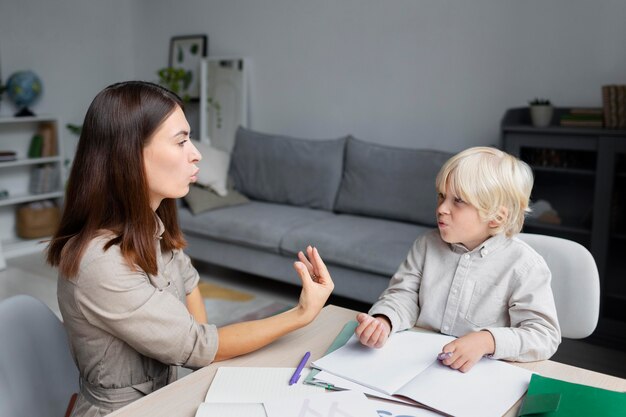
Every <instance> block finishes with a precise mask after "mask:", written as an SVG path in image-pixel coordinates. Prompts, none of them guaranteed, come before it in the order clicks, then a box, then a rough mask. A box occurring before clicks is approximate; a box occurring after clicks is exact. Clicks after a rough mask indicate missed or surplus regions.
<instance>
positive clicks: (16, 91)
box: [6, 71, 43, 117]
mask: <svg viewBox="0 0 626 417" xmlns="http://www.w3.org/2000/svg"><path fill="white" fill-rule="evenodd" d="M6 88H7V90H6V91H7V95H8V96H9V99H10V100H11V101H12V102H13V103H15V105H16V106H17V107H18V108H19V109H20V110H19V111H18V112H17V113H16V114H15V116H16V117H20V116H34V115H35V114H34V113H33V112H32V111H30V110H29V109H28V106H31V105H32V104H33V103H34V102H35V101H37V99H38V98H39V97H40V96H41V92H42V90H43V85H42V83H41V80H40V79H39V77H38V76H37V74H35V73H34V72H32V71H18V72H15V73H13V74H12V75H11V76H10V77H9V79H8V80H7V84H6Z"/></svg>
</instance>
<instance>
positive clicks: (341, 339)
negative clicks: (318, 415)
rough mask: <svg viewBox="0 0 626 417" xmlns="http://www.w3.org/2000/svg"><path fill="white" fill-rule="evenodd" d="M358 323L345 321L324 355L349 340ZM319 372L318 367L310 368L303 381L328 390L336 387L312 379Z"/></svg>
mask: <svg viewBox="0 0 626 417" xmlns="http://www.w3.org/2000/svg"><path fill="white" fill-rule="evenodd" d="M358 325H359V323H358V322H357V321H356V320H351V321H349V322H347V323H346V324H345V325H344V326H343V329H341V331H340V332H339V334H338V335H337V337H335V340H333V343H332V344H331V345H330V347H329V348H328V349H327V350H326V353H324V356H326V355H328V354H329V353H330V352H334V351H335V350H337V349H339V348H340V347H342V346H343V345H345V344H346V343H348V340H350V337H352V334H354V330H355V329H356V328H357V326H358ZM319 372H320V370H319V369H311V372H309V374H308V375H307V377H306V378H304V383H305V384H309V385H316V386H318V387H324V388H326V389H330V390H332V389H336V388H335V387H334V386H332V385H330V384H324V383H322V382H319V381H314V380H313V378H315V375H317V374H318V373H319Z"/></svg>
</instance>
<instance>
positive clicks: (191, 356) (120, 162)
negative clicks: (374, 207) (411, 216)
mask: <svg viewBox="0 0 626 417" xmlns="http://www.w3.org/2000/svg"><path fill="white" fill-rule="evenodd" d="M189 130H190V129H189V124H188V123H187V120H186V118H185V115H184V113H183V105H182V102H181V101H180V99H179V98H178V97H177V96H176V95H175V94H173V93H171V92H170V91H169V90H166V89H164V88H162V87H160V86H158V85H155V84H151V83H146V82H139V81H130V82H124V83H118V84H114V85H111V86H109V87H107V88H105V89H104V90H103V91H101V92H100V93H99V94H98V95H97V96H96V98H95V99H94V101H93V102H92V103H91V106H90V107H89V109H88V111H87V114H86V116H85V122H84V124H83V131H82V133H81V137H80V141H79V143H78V149H77V151H76V157H75V159H74V164H73V167H72V171H71V174H70V178H69V181H68V187H67V193H66V199H65V209H64V212H63V218H62V220H61V224H60V227H59V230H58V231H57V233H56V234H55V235H54V237H53V239H52V241H51V243H50V245H49V247H48V257H47V260H48V262H49V263H50V264H51V265H52V266H55V267H58V268H59V281H58V300H59V307H60V309H61V314H62V315H63V320H64V324H65V327H66V329H67V332H68V335H69V339H70V345H71V349H72V354H73V356H74V360H75V361H76V364H77V366H78V369H79V371H80V395H79V399H78V401H77V403H76V407H75V409H74V411H73V414H72V415H73V416H101V415H105V414H108V413H109V412H111V411H113V410H115V409H118V408H120V407H123V406H124V405H126V404H129V403H130V402H132V401H134V400H136V399H138V398H140V397H142V396H144V395H146V394H149V393H150V392H152V391H154V390H156V389H159V388H161V387H163V386H164V385H166V384H168V383H169V382H172V381H174V380H175V379H176V367H175V366H176V365H181V366H185V367H190V368H199V367H202V366H206V365H208V364H210V363H211V362H213V361H219V360H224V359H228V358H232V357H234V356H238V355H242V354H245V353H248V352H252V351H254V350H256V349H259V348H261V347H263V346H265V345H267V344H269V343H271V342H272V341H274V340H276V339H278V338H279V337H281V336H283V335H285V334H286V333H288V332H290V331H292V330H295V329H298V328H300V327H303V326H305V325H306V324H308V323H310V322H311V321H312V320H313V319H314V318H315V317H316V316H317V314H318V313H319V311H320V310H321V309H322V307H323V306H324V303H325V302H326V300H327V299H328V296H329V295H330V293H331V292H332V289H333V286H334V285H333V282H332V279H331V277H330V275H329V274H328V270H327V269H326V267H325V265H324V263H323V262H322V260H321V258H320V256H319V254H318V253H317V250H316V249H314V248H311V247H308V248H307V256H308V258H307V256H305V255H304V254H303V253H302V252H300V253H299V254H298V257H299V259H300V262H295V264H294V267H295V269H296V270H297V272H298V274H299V275H300V278H301V280H302V292H301V295H300V299H299V302H298V305H297V306H296V307H294V308H293V309H291V310H289V311H287V312H285V313H282V314H279V315H276V316H273V317H270V318H267V319H263V320H257V321H251V322H243V323H237V324H233V325H230V326H225V327H222V328H219V329H218V328H216V326H214V325H211V324H207V317H206V312H205V309H204V303H203V300H202V297H201V295H200V291H199V290H198V286H197V284H198V279H199V277H198V273H197V271H196V270H195V269H194V268H193V266H192V265H191V263H190V260H189V258H188V257H187V256H186V255H185V254H183V252H182V248H183V247H184V246H185V240H184V238H183V235H182V233H181V231H180V229H179V226H178V221H177V216H176V202H175V200H174V199H175V198H179V197H182V196H184V195H185V194H187V192H188V191H189V184H190V183H192V182H194V181H195V180H196V175H197V173H198V168H197V167H196V165H195V164H196V163H197V162H198V161H199V160H200V158H201V155H200V153H199V152H198V150H197V149H196V148H195V147H194V145H193V144H192V143H191V142H190V140H189ZM311 276H313V278H314V279H312V278H311Z"/></svg>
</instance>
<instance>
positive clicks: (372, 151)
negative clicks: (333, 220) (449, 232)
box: [335, 137, 452, 226]
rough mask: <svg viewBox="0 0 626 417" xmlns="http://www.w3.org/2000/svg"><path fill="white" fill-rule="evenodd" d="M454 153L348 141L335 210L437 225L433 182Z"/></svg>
mask: <svg viewBox="0 0 626 417" xmlns="http://www.w3.org/2000/svg"><path fill="white" fill-rule="evenodd" d="M451 156H452V154H450V153H447V152H442V151H430V150H418V149H405V148H396V147H390V146H382V145H376V144H372V143H367V142H363V141H361V140H358V139H355V138H352V137H350V138H348V141H347V145H346V160H345V168H344V174H343V179H342V180H341V186H340V188H339V194H338V195H337V201H336V203H335V211H337V212H343V213H351V214H362V215H366V216H375V217H382V218H385V219H395V220H402V221H408V222H412V223H418V224H424V225H433V226H434V225H435V224H436V218H435V209H436V207H437V193H436V191H435V178H436V176H437V173H438V172H439V169H441V167H442V166H443V164H444V163H445V161H447V160H448V159H449V158H450V157H451Z"/></svg>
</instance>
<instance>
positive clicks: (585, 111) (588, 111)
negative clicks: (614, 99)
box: [569, 107, 604, 117]
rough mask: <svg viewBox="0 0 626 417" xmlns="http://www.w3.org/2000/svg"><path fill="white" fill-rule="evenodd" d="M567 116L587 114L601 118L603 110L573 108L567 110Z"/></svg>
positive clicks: (598, 108)
mask: <svg viewBox="0 0 626 417" xmlns="http://www.w3.org/2000/svg"><path fill="white" fill-rule="evenodd" d="M569 114H581V115H583V114H587V115H595V116H600V117H603V116H604V110H603V109H602V107H574V108H571V109H570V110H569Z"/></svg>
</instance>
